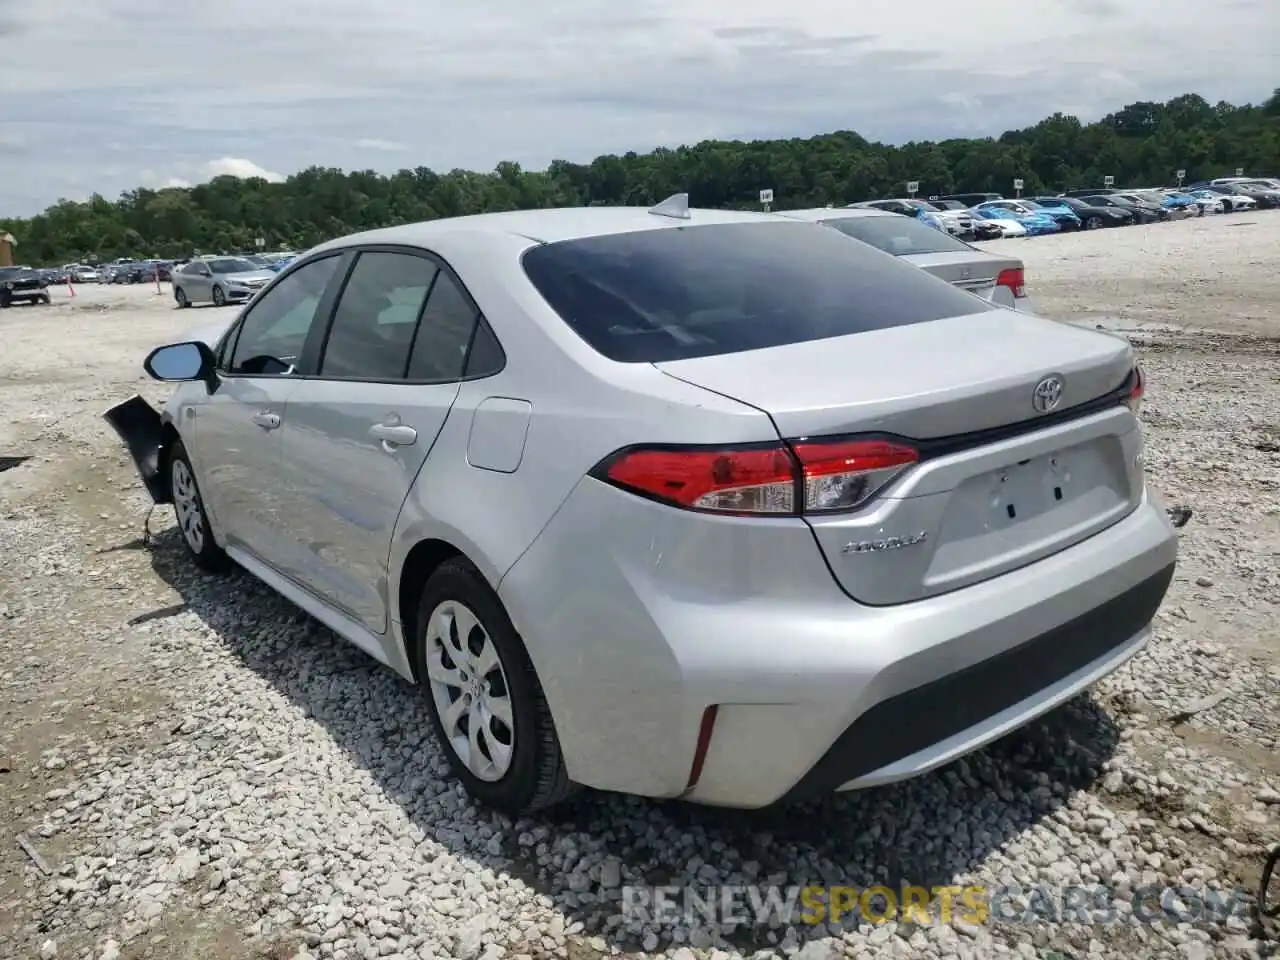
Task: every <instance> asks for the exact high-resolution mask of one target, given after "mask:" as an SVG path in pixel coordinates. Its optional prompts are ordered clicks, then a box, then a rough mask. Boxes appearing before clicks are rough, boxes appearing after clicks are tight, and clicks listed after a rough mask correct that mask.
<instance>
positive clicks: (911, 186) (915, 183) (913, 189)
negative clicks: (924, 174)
mask: <svg viewBox="0 0 1280 960" xmlns="http://www.w3.org/2000/svg"><path fill="white" fill-rule="evenodd" d="M919 190H920V181H919V180H908V181H907V193H909V194H911V196H913V197H914V196H915V195H916V193H917V192H918V191H919Z"/></svg>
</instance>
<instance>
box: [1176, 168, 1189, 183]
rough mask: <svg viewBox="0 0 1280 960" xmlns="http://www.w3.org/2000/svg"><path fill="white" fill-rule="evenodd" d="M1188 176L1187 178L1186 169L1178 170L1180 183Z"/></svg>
mask: <svg viewBox="0 0 1280 960" xmlns="http://www.w3.org/2000/svg"><path fill="white" fill-rule="evenodd" d="M1186 178H1187V171H1185V170H1179V171H1178V182H1179V183H1181V182H1182V181H1183V180H1185V179H1186Z"/></svg>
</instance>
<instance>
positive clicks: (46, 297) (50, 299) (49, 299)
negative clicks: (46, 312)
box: [40, 293, 53, 307]
mask: <svg viewBox="0 0 1280 960" xmlns="http://www.w3.org/2000/svg"><path fill="white" fill-rule="evenodd" d="M40 302H41V303H43V304H44V305H45V306H46V307H47V306H49V305H50V304H51V303H53V297H51V296H49V294H47V293H46V294H45V295H44V296H42V297H41V298H40Z"/></svg>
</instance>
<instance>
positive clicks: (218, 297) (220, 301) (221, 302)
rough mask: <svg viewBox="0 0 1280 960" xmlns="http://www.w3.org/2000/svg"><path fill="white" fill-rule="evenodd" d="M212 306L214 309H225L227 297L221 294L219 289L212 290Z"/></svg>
mask: <svg viewBox="0 0 1280 960" xmlns="http://www.w3.org/2000/svg"><path fill="white" fill-rule="evenodd" d="M213 305H214V306H215V307H225V306H226V305H227V295H226V294H225V293H223V292H222V288H221V287H214V288H213Z"/></svg>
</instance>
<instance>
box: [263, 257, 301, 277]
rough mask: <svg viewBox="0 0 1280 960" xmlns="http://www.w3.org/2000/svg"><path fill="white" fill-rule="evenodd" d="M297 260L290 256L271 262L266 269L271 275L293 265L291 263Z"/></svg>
mask: <svg viewBox="0 0 1280 960" xmlns="http://www.w3.org/2000/svg"><path fill="white" fill-rule="evenodd" d="M297 259H298V258H297V256H296V255H295V254H290V255H288V256H284V257H281V258H280V259H279V260H275V261H273V262H272V263H271V264H270V265H269V266H268V267H267V269H268V270H270V271H271V272H272V273H279V272H280V271H281V270H283V269H284V268H285V267H287V266H289V264H291V263H293V261H295V260H297Z"/></svg>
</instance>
